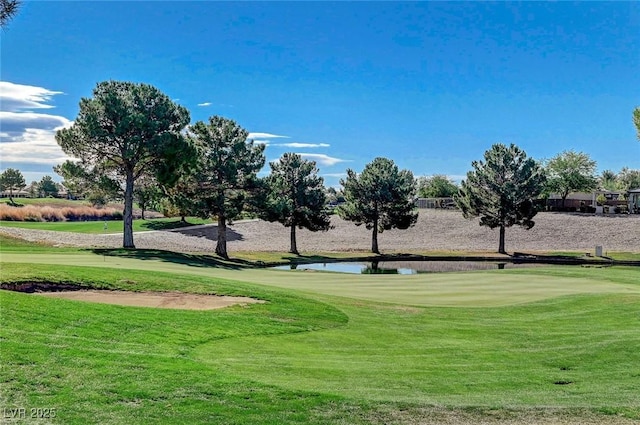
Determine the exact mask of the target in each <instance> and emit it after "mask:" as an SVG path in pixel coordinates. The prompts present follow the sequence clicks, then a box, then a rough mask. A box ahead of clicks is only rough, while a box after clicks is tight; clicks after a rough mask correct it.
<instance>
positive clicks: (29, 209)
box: [0, 204, 122, 221]
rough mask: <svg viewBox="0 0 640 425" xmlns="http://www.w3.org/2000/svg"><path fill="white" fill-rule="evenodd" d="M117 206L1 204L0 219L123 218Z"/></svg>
mask: <svg viewBox="0 0 640 425" xmlns="http://www.w3.org/2000/svg"><path fill="white" fill-rule="evenodd" d="M121 219H122V211H118V210H116V209H115V208H93V207H62V208H55V207H51V206H38V205H27V206H24V207H20V208H18V207H12V206H9V205H6V204H0V220H6V221H95V220H121Z"/></svg>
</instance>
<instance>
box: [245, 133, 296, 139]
mask: <svg viewBox="0 0 640 425" xmlns="http://www.w3.org/2000/svg"><path fill="white" fill-rule="evenodd" d="M288 138H289V136H279V135H277V134H271V133H249V135H248V136H247V139H288Z"/></svg>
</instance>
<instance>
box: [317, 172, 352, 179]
mask: <svg viewBox="0 0 640 425" xmlns="http://www.w3.org/2000/svg"><path fill="white" fill-rule="evenodd" d="M322 176H323V177H334V178H343V177H347V173H326V174H323V175H322Z"/></svg>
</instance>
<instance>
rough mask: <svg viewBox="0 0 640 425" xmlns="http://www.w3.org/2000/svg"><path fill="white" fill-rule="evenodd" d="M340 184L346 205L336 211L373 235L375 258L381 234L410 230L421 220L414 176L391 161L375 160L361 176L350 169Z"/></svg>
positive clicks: (365, 168)
mask: <svg viewBox="0 0 640 425" xmlns="http://www.w3.org/2000/svg"><path fill="white" fill-rule="evenodd" d="M340 184H342V186H343V187H344V190H343V192H344V198H345V203H344V204H343V205H341V206H339V207H338V208H337V212H338V214H339V215H340V217H342V218H343V219H345V220H349V221H353V222H355V224H356V225H357V226H360V225H361V224H364V225H365V227H366V228H367V229H369V230H371V231H372V233H371V251H372V252H374V253H376V254H379V253H380V250H379V249H378V233H382V232H383V231H384V230H389V229H392V228H398V229H408V228H409V227H410V226H413V225H414V224H415V223H416V221H417V219H418V213H417V212H416V211H415V204H414V199H413V198H414V196H415V190H416V189H415V186H416V185H415V179H414V178H413V174H412V173H411V171H409V170H402V171H400V170H399V169H398V166H397V165H395V164H394V162H393V161H392V160H390V159H387V158H376V159H374V160H373V162H371V163H369V164H367V165H366V166H365V167H364V170H363V171H362V173H360V175H357V174H356V173H355V172H354V171H353V170H351V169H349V170H347V178H346V179H342V180H341V181H340Z"/></svg>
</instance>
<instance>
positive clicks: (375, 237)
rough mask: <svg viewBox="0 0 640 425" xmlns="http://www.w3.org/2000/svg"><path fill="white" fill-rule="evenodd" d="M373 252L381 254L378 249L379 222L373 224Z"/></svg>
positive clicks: (375, 221)
mask: <svg viewBox="0 0 640 425" xmlns="http://www.w3.org/2000/svg"><path fill="white" fill-rule="evenodd" d="M371 252H373V253H374V254H380V250H379V249H378V220H374V222H373V233H371Z"/></svg>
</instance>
